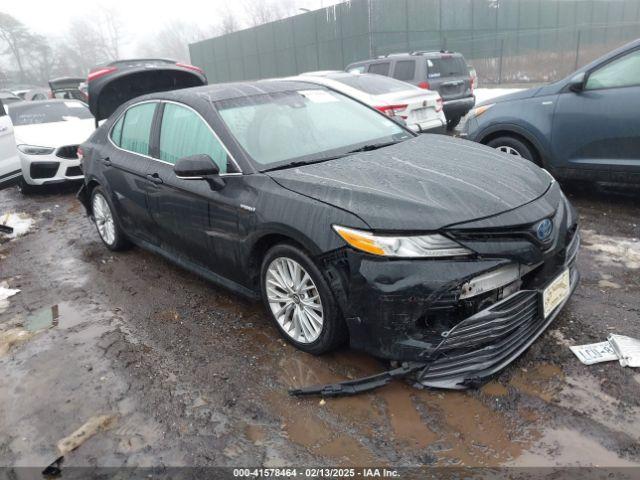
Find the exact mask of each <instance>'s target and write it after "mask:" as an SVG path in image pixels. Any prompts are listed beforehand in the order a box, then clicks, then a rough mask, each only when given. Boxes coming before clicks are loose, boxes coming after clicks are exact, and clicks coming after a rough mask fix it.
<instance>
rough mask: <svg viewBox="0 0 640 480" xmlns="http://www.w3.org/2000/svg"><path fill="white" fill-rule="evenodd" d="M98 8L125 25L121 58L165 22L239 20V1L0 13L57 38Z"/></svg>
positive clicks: (73, 3) (28, 2)
mask: <svg viewBox="0 0 640 480" xmlns="http://www.w3.org/2000/svg"><path fill="white" fill-rule="evenodd" d="M335 3H339V2H338V0H297V1H296V6H298V7H299V8H308V9H311V10H315V9H317V8H320V6H321V5H323V6H328V5H333V4H335ZM100 5H105V6H109V7H114V8H117V9H118V10H119V11H120V12H121V16H122V18H123V21H124V22H125V30H126V32H125V35H124V36H125V40H126V45H125V48H124V49H123V50H124V52H123V53H124V54H125V55H131V54H132V53H134V52H135V46H136V45H137V44H138V43H139V42H140V41H141V40H142V39H143V38H144V37H146V36H148V34H150V33H154V32H157V31H158V28H160V27H161V26H162V25H163V24H164V23H165V22H167V21H169V20H172V19H175V18H179V19H181V20H184V21H192V22H196V23H197V24H199V25H200V26H201V27H203V28H204V27H206V26H208V25H212V24H215V23H217V22H216V16H217V15H218V12H219V11H220V8H221V7H222V6H223V5H230V6H232V8H233V10H234V11H235V12H236V13H237V16H238V18H239V19H240V20H241V16H242V13H243V10H242V6H241V5H242V3H241V1H239V0H235V1H230V0H172V1H166V0H108V1H105V0H94V1H88V0H2V1H1V2H0V11H3V12H6V13H8V14H10V15H13V16H14V17H16V18H17V19H18V20H20V21H21V22H23V23H24V24H25V25H26V26H28V27H29V28H30V29H31V30H32V31H33V32H34V33H40V34H54V35H55V34H61V33H63V32H64V29H65V27H66V26H67V25H68V24H69V22H70V20H71V19H72V18H74V17H81V16H82V14H83V12H91V11H92V9H95V8H96V7H98V6H100Z"/></svg>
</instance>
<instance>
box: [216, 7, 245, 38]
mask: <svg viewBox="0 0 640 480" xmlns="http://www.w3.org/2000/svg"><path fill="white" fill-rule="evenodd" d="M215 28H216V30H217V32H216V35H226V34H227V33H233V32H235V31H237V30H240V24H239V22H238V19H237V18H236V16H235V15H234V13H233V12H232V11H231V9H230V8H229V6H228V5H225V6H224V7H223V8H222V10H221V11H220V21H219V23H218V24H217V25H216V26H215Z"/></svg>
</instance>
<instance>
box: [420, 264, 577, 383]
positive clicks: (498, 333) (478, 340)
mask: <svg viewBox="0 0 640 480" xmlns="http://www.w3.org/2000/svg"><path fill="white" fill-rule="evenodd" d="M577 280H578V273H577V271H576V270H575V269H573V268H572V269H571V285H572V287H573V286H575V284H576V282H577ZM538 302H539V297H538V292H537V291H532V290H523V291H521V292H518V293H515V294H514V295H512V296H511V297H509V298H508V299H506V300H504V301H502V302H499V303H497V304H495V305H494V306H492V307H489V308H488V309H487V310H483V311H482V312H479V313H477V314H476V315H474V316H472V317H469V318H468V319H466V320H463V321H462V322H460V323H459V324H458V325H456V326H455V327H454V328H453V329H451V330H450V331H449V334H448V336H447V337H446V340H445V341H444V344H443V345H442V347H441V349H440V353H441V356H440V358H437V359H436V360H435V361H434V362H433V363H431V364H430V366H429V368H428V370H427V371H426V373H425V374H424V375H423V376H422V377H421V378H420V381H421V382H423V383H425V384H427V385H429V384H434V383H435V384H437V383H438V382H446V381H450V380H451V379H457V380H455V381H462V380H463V379H472V378H474V377H476V378H477V377H479V376H483V375H486V374H487V373H486V372H487V371H490V370H491V369H492V368H496V366H499V365H501V364H505V363H506V362H510V361H512V360H513V359H514V358H515V356H517V355H518V353H519V352H520V350H521V349H522V348H523V347H525V346H526V345H527V344H528V343H530V342H531V341H532V339H533V338H535V337H536V336H537V335H538V334H539V333H540V332H541V331H542V330H543V329H544V328H545V326H546V324H547V319H545V318H543V317H542V315H540V314H539V306H538V305H539V303H538Z"/></svg>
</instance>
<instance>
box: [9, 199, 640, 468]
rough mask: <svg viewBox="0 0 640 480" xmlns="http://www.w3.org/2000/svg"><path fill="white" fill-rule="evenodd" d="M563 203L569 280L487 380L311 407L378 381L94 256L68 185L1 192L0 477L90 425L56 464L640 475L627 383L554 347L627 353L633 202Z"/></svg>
mask: <svg viewBox="0 0 640 480" xmlns="http://www.w3.org/2000/svg"><path fill="white" fill-rule="evenodd" d="M567 193H568V195H569V196H570V198H571V199H572V201H573V202H574V204H575V206H576V207H577V208H578V211H579V213H580V217H581V221H582V231H583V240H584V242H583V248H582V250H581V254H580V257H579V261H578V263H579V267H580V270H581V273H582V276H583V279H582V283H581V285H580V287H579V288H578V290H577V292H576V294H575V295H574V297H573V299H572V300H571V301H570V303H569V304H568V306H567V308H566V309H565V311H564V312H563V313H562V314H561V315H560V316H559V317H558V318H557V319H556V321H555V322H554V323H553V324H552V325H551V327H550V328H549V330H548V331H547V332H546V333H545V334H544V335H543V336H542V337H540V339H539V340H538V341H537V342H536V343H535V344H534V345H533V346H532V347H531V348H530V349H529V350H528V351H527V352H526V353H525V354H524V355H522V356H521V357H520V358H519V359H518V360H517V361H516V362H515V363H513V364H512V365H510V366H509V367H507V368H506V369H505V370H504V371H503V372H502V373H501V374H500V375H499V376H498V377H497V378H496V379H495V380H493V381H491V382H490V383H488V384H487V385H485V386H484V387H483V388H481V389H479V390H473V391H465V392H451V391H438V390H417V389H414V388H413V387H411V386H409V385H408V384H405V383H403V382H399V381H398V382H395V383H393V384H391V385H389V386H387V387H385V388H383V389H380V390H379V391H376V392H375V393H371V394H366V395H360V396H357V397H352V398H342V399H328V400H326V402H319V400H318V399H304V400H298V399H294V398H290V397H289V396H287V393H286V392H287V389H288V388H290V387H293V386H302V385H307V384H311V383H319V382H328V381H336V380H341V379H346V378H353V377H356V376H360V375H364V374H369V373H374V372H377V371H380V370H382V369H383V368H386V365H384V364H382V363H380V362H379V361H377V360H375V359H373V358H371V357H368V356H366V355H362V354H359V353H356V352H353V351H349V350H348V349H344V350H341V351H338V352H336V353H333V354H330V355H325V356H322V357H312V356H310V355H307V354H304V353H301V352H298V351H296V350H295V349H294V348H292V347H291V346H290V345H288V344H286V343H285V342H284V341H283V340H282V339H281V338H280V337H279V335H278V333H277V331H276V329H275V327H274V326H273V325H272V324H271V323H270V322H269V320H268V318H267V316H266V314H265V312H264V311H263V308H262V306H261V305H259V304H257V303H256V304H254V303H248V302H246V301H244V300H242V299H240V298H238V297H236V296H234V295H233V294H230V293H228V292H226V291H224V290H222V289H220V288H218V287H216V286H214V285H212V284H210V283H207V282H206V281H204V280H202V279H200V278H198V277H196V276H194V275H192V274H190V273H187V272H185V271H183V270H181V269H180V268H178V267H176V266H174V265H172V264H170V263H169V262H167V261H165V260H163V259H162V258H160V257H158V256H155V255H153V254H150V253H148V252H145V251H143V250H140V249H138V248H133V249H131V250H128V251H126V252H123V253H118V254H115V253H112V252H110V251H108V250H107V249H106V248H104V247H103V245H102V244H101V242H100V240H99V238H98V235H97V233H96V231H95V229H94V227H93V225H92V224H91V223H90V222H89V220H88V219H87V218H86V217H85V215H84V211H83V209H82V208H81V206H80V204H79V203H78V202H77V201H76V199H75V198H74V189H73V188H68V189H56V190H46V191H43V192H41V193H40V194H37V195H32V196H28V197H23V196H21V195H20V194H19V193H17V192H16V191H15V190H13V189H10V190H5V191H2V192H0V214H2V213H11V212H13V213H24V214H26V216H28V217H31V218H32V219H33V225H32V226H31V230H30V231H29V232H28V233H26V234H25V235H24V236H21V237H18V238H16V239H13V240H10V241H4V242H3V243H2V244H0V282H2V281H6V285H5V288H12V289H15V288H17V289H20V290H21V291H20V293H18V294H16V295H14V296H12V297H10V298H8V299H7V300H6V301H4V302H1V301H0V338H1V339H2V340H1V341H0V370H1V371H2V372H3V373H4V374H3V375H2V376H0V419H1V424H2V427H1V433H2V434H1V435H0V465H5V466H6V465H13V466H41V467H43V466H45V465H47V464H49V463H50V462H51V461H53V460H54V459H55V458H56V457H57V456H58V451H57V447H56V444H57V443H58V442H59V441H60V440H61V439H63V438H65V437H67V436H69V435H71V434H73V433H74V432H76V430H78V428H79V427H81V426H82V425H83V424H85V422H92V423H90V424H91V425H97V426H98V427H99V428H98V427H96V431H95V433H94V432H91V433H92V435H91V436H88V437H89V438H86V439H85V438H82V443H81V444H80V445H79V446H78V448H77V449H75V450H74V451H72V452H70V453H68V454H67V455H66V457H65V467H66V466H73V465H100V466H123V465H129V466H131V465H140V466H154V465H159V464H161V465H197V466H211V465H216V466H221V465H225V466H237V465H242V466H250V465H251V466H258V465H264V466H276V465H291V464H294V465H316V466H317V465H340V466H347V465H358V466H362V465H370V464H378V465H396V466H399V465H404V466H409V465H464V466H496V465H522V466H529V465H610V466H626V465H638V464H640V448H639V444H640V443H639V440H640V428H638V425H640V371H638V370H633V369H630V368H623V367H621V366H620V365H619V364H618V363H617V362H610V363H604V364H598V365H593V366H585V365H582V364H580V363H579V362H578V360H577V359H576V358H575V357H574V356H573V354H572V353H571V352H570V350H569V348H568V346H569V345H575V344H583V343H589V342H596V341H603V340H605V339H606V336H607V334H608V333H610V332H615V333H620V334H625V335H629V336H635V337H638V338H640V300H639V298H640V242H639V241H638V238H639V237H640V228H639V226H638V222H639V219H638V204H639V202H638V200H639V198H640V190H638V189H624V188H622V187H607V188H605V187H598V188H594V187H589V188H585V189H578V188H576V187H573V188H568V187H567ZM5 240H6V239H5ZM2 342H4V344H5V345H4V350H3V346H2ZM96 419H97V420H96Z"/></svg>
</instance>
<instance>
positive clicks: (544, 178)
mask: <svg viewBox="0 0 640 480" xmlns="http://www.w3.org/2000/svg"><path fill="white" fill-rule="evenodd" d="M268 175H269V176H271V177H272V178H273V179H274V180H275V181H276V182H278V183H279V184H280V185H281V186H282V187H284V188H287V189H289V190H292V191H294V192H297V193H300V194H302V195H306V196H308V197H311V198H314V199H316V200H319V201H321V202H324V203H327V204H330V205H333V206H335V207H337V208H340V209H343V210H346V211H349V212H351V213H353V214H355V215H357V216H358V217H360V218H361V219H362V220H363V221H364V222H366V223H367V224H368V225H369V226H370V228H372V229H373V230H377V231H384V230H404V231H433V230H439V229H441V228H443V227H446V226H447V225H452V224H456V223H460V222H466V221H470V220H474V219H481V218H486V217H490V216H493V215H497V214H499V213H503V212H505V211H509V210H513V209H515V208H518V207H520V206H522V205H524V204H527V203H529V202H531V201H533V200H535V199H536V198H538V197H540V196H541V195H543V194H544V193H545V192H546V191H547V189H548V188H549V185H550V183H551V180H550V177H549V176H548V175H547V174H546V173H544V172H543V171H542V170H541V169H540V168H538V167H536V166H535V165H533V164H532V163H531V162H528V161H526V160H522V159H519V158H515V157H511V156H508V155H505V154H503V153H500V152H497V151H495V150H494V149H492V148H489V147H486V146H483V145H479V144H477V143H472V142H469V141H466V140H461V139H454V138H449V137H445V136H439V135H423V136H420V137H416V138H414V139H412V140H407V141H405V142H402V143H399V144H396V145H393V146H390V147H386V148H382V149H379V150H374V151H372V152H366V153H358V154H354V155H349V156H346V157H343V158H340V159H337V160H331V161H327V162H322V163H317V164H312V165H305V166H302V167H295V168H290V169H285V170H276V171H273V172H269V173H268Z"/></svg>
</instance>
